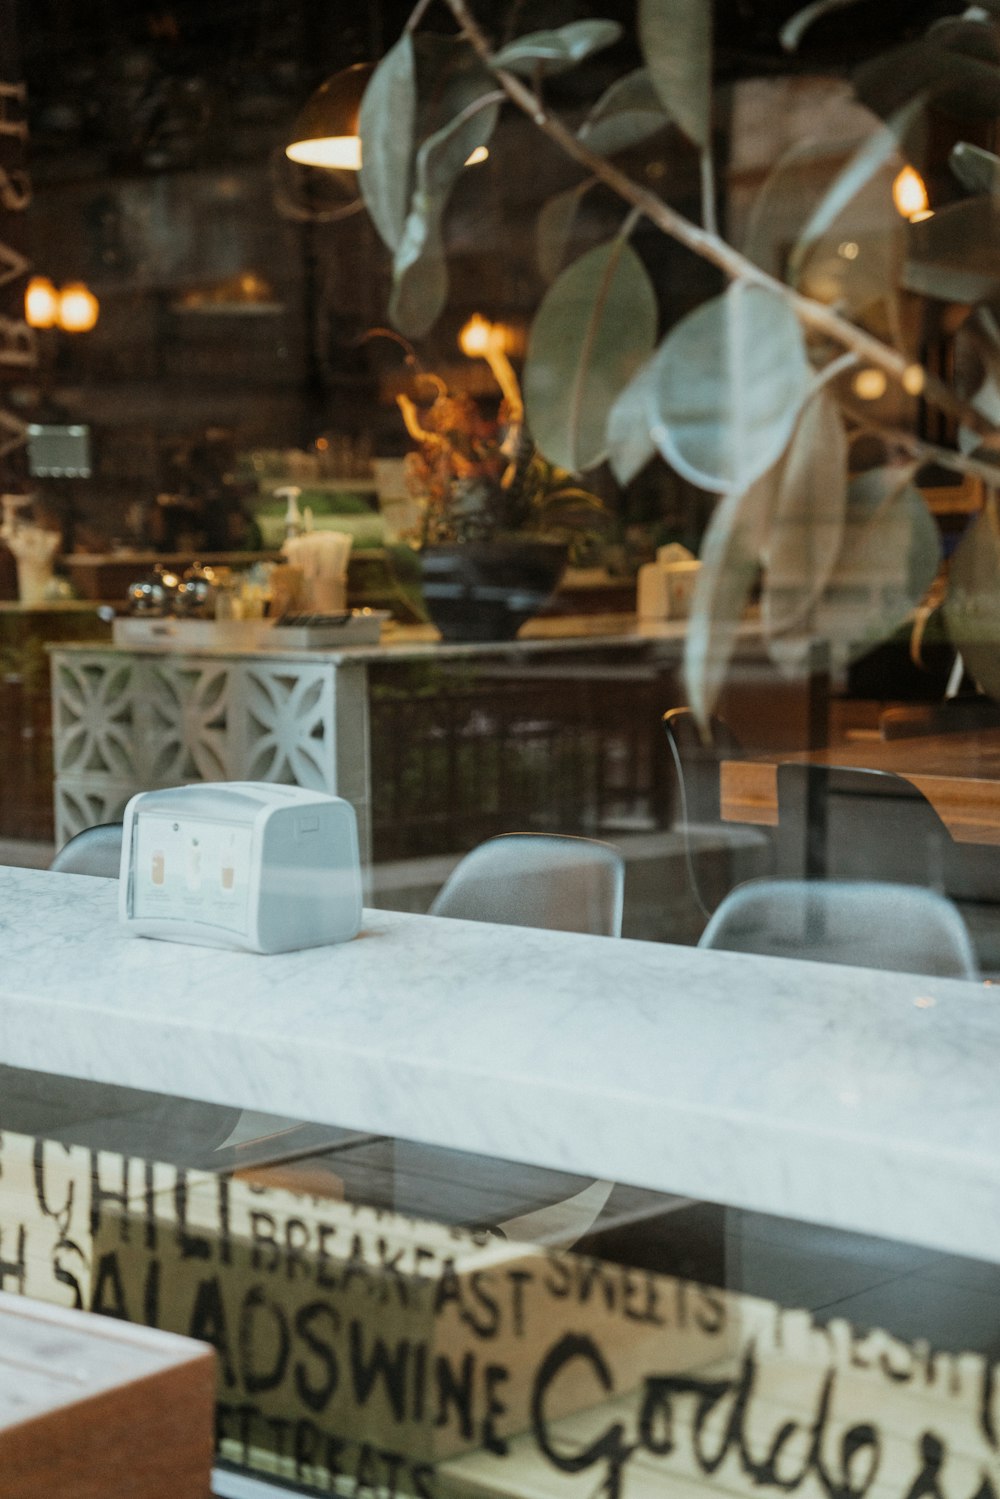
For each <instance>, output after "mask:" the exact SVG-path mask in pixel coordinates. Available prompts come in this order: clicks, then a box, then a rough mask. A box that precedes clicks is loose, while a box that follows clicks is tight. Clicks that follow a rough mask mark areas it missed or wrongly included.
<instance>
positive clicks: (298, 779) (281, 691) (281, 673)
mask: <svg viewBox="0 0 1000 1499" xmlns="http://www.w3.org/2000/svg"><path fill="white" fill-rule="evenodd" d="M242 686H243V699H244V704H245V709H246V725H245V733H246V740H247V743H246V766H247V772H246V773H247V777H248V779H250V780H253V781H280V782H283V783H285V784H287V785H295V786H308V787H309V788H310V790H313V791H333V790H334V789H335V788H334V783H333V770H334V757H333V675H332V672H331V671H330V669H329V668H323V667H319V666H309V665H301V666H300V665H295V666H290V665H285V664H284V663H282V664H281V665H280V666H279V665H277V664H275V666H256V665H255V666H252V667H246V668H245V675H244V681H243V684H242Z"/></svg>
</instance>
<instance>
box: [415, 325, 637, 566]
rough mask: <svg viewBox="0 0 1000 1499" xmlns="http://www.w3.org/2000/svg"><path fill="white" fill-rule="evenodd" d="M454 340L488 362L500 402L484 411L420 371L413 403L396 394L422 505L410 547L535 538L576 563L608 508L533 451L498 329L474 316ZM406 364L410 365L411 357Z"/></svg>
mask: <svg viewBox="0 0 1000 1499" xmlns="http://www.w3.org/2000/svg"><path fill="white" fill-rule="evenodd" d="M460 342H461V347H462V350H463V352H464V353H466V354H467V355H469V356H471V357H475V356H479V357H482V358H483V359H485V360H486V362H487V363H488V364H489V366H490V369H491V370H492V372H493V375H494V378H495V379H496V382H497V385H498V386H499V389H500V393H501V398H500V400H499V402H498V404H497V406H496V409H495V411H494V412H492V413H486V412H484V411H483V410H482V408H481V407H480V405H479V404H478V402H477V401H475V400H474V399H473V398H472V397H471V396H468V395H462V394H456V393H454V392H453V391H451V390H449V389H448V387H447V385H446V384H445V382H444V381H443V380H442V379H441V378H440V377H439V376H437V375H435V374H431V373H427V372H425V371H419V373H418V374H417V376H416V381H415V384H416V388H417V389H416V394H415V395H414V396H409V395H399V396H397V398H396V401H397V405H398V406H399V409H400V412H401V413H402V417H403V421H404V423H405V425H406V430H407V432H408V433H409V435H410V437H411V438H412V439H413V441H414V443H415V444H416V446H415V447H414V449H413V451H412V452H410V453H409V454H408V456H407V459H406V471H407V482H408V485H409V488H410V491H411V493H412V495H413V497H414V499H415V500H416V501H417V502H418V504H419V506H420V519H419V521H418V523H417V526H416V528H415V530H414V533H413V536H412V540H413V541H414V543H415V544H416V545H417V546H419V547H420V548H425V547H428V546H443V545H454V544H455V543H458V544H459V545H466V544H470V543H473V542H485V541H494V540H498V539H509V538H511V537H514V536H517V537H520V538H527V537H532V538H536V539H539V540H549V541H560V542H563V543H564V544H566V545H567V546H568V548H569V551H570V556H571V557H573V558H574V559H576V558H578V557H580V556H582V555H583V554H584V553H585V552H586V551H587V549H588V548H592V547H593V545H594V543H595V541H596V540H597V539H599V538H600V537H601V536H602V535H603V534H604V533H605V532H606V530H607V525H608V522H609V514H608V511H607V508H606V506H605V505H604V503H603V501H602V500H600V499H599V498H598V496H597V495H595V494H593V493H591V492H590V491H589V490H586V489H583V488H582V487H581V486H580V485H578V484H577V483H576V482H575V481H574V478H573V476H572V475H571V474H570V473H568V472H567V471H566V470H565V469H562V468H559V467H557V466H556V465H555V464H552V463H549V462H548V461H547V460H546V459H545V458H544V457H543V456H542V454H541V453H540V452H539V450H538V448H537V446H536V445H535V443H534V441H533V440H532V437H531V435H530V433H529V432H528V430H527V428H526V426H525V420H524V401H523V399H522V396H521V390H520V386H519V384H518V380H517V376H516V374H515V372H514V369H513V366H512V365H511V363H510V360H509V359H508V358H507V355H506V352H505V350H504V347H503V330H502V329H500V328H497V327H496V326H495V325H492V324H490V323H488V322H487V321H486V320H485V319H484V318H482V317H479V316H478V315H477V316H476V317H474V318H473V319H471V320H470V322H469V323H468V324H466V326H465V328H464V329H463V330H462V336H461V340H460ZM408 360H409V362H410V363H411V364H414V365H415V364H416V358H415V355H413V351H412V349H411V350H410V351H409V354H408ZM425 395H429V397H430V399H429V400H428V399H422V396H425Z"/></svg>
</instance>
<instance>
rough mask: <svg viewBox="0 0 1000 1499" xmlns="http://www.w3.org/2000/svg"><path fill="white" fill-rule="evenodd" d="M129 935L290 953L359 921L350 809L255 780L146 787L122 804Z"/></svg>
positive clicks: (352, 929)
mask: <svg viewBox="0 0 1000 1499" xmlns="http://www.w3.org/2000/svg"><path fill="white" fill-rule="evenodd" d="M118 914H119V919H120V921H121V922H122V924H123V926H125V927H126V929H127V930H128V931H130V932H133V933H134V934H135V935H136V936H140V937H160V938H166V939H167V940H171V941H174V942H194V943H198V944H200V945H201V946H205V947H235V948H241V949H243V950H244V951H248V952H261V953H275V952H291V951H294V950H296V949H298V948H303V947H321V946H323V945H324V944H326V943H330V942H346V941H348V940H349V939H350V938H351V937H354V936H356V935H357V932H358V929H359V927H360V925H361V863H360V859H359V856H358V831H357V822H356V819H355V816H354V808H353V807H352V806H351V805H350V803H349V802H346V801H344V800H343V799H342V798H341V797H339V796H327V795H325V794H324V793H323V792H319V791H306V790H305V789H304V788H303V787H301V786H277V785H272V784H271V783H270V782H264V781H221V782H209V783H205V784H201V785H195V786H178V787H175V788H173V789H171V790H166V791H144V792H140V794H139V795H138V796H134V797H133V798H132V800H131V801H130V802H129V804H128V806H127V807H126V809H125V827H124V833H123V841H122V865H121V882H120V892H119V905H118Z"/></svg>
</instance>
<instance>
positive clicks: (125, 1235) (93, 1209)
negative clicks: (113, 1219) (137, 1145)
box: [90, 1150, 130, 1244]
mask: <svg viewBox="0 0 1000 1499" xmlns="http://www.w3.org/2000/svg"><path fill="white" fill-rule="evenodd" d="M102 1159H103V1160H104V1161H106V1162H111V1161H114V1162H116V1163H117V1166H118V1168H119V1170H120V1171H121V1186H120V1187H116V1188H114V1189H111V1188H108V1187H105V1186H104V1185H103V1183H102V1182H101V1161H102ZM128 1167H129V1161H128V1156H123V1155H117V1156H112V1155H110V1154H108V1155H105V1156H103V1157H102V1156H100V1155H98V1153H97V1151H96V1150H92V1151H91V1152H90V1232H91V1234H92V1236H93V1237H94V1238H96V1237H97V1234H98V1231H99V1229H100V1227H101V1213H102V1211H103V1208H104V1204H105V1203H106V1202H116V1203H117V1204H118V1206H119V1207H120V1208H121V1210H122V1211H121V1222H120V1230H121V1240H122V1243H123V1244H127V1243H128V1242H129V1238H130V1229H129V1214H128V1204H129V1180H128Z"/></svg>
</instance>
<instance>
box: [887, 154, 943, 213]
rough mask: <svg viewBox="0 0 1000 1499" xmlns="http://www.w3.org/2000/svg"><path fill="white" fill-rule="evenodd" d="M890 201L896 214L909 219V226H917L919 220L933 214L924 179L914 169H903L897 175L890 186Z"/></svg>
mask: <svg viewBox="0 0 1000 1499" xmlns="http://www.w3.org/2000/svg"><path fill="white" fill-rule="evenodd" d="M892 201H893V203H894V204H895V207H896V212H897V213H899V214H902V216H903V218H904V219H909V221H910V223H911V224H919V222H920V220H921V219H929V218H931V217H932V215H933V212H934V210H933V209H932V208H931V205H930V199H929V198H928V196H927V186H926V184H925V182H924V179H923V178H922V177H921V175H920V173H919V172H918V171H916V169H915V168H914V167H904V168H903V170H902V171H901V172H900V173H898V175H897V177H896V180H895V181H894V182H893V184H892Z"/></svg>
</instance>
